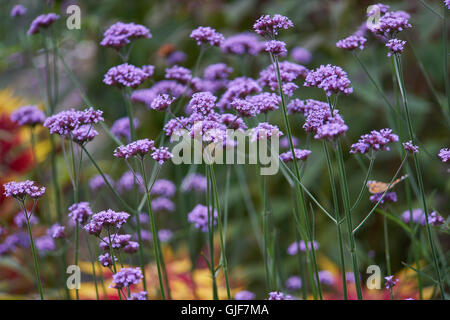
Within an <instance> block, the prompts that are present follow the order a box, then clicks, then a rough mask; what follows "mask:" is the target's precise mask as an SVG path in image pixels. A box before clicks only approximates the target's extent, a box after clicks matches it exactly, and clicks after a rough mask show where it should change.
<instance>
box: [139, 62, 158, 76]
mask: <svg viewBox="0 0 450 320" xmlns="http://www.w3.org/2000/svg"><path fill="white" fill-rule="evenodd" d="M141 69H142V71H144V72H145V73H146V74H147V78H151V77H153V74H154V73H155V66H152V65H151V64H148V65H144V66H142V67H141Z"/></svg>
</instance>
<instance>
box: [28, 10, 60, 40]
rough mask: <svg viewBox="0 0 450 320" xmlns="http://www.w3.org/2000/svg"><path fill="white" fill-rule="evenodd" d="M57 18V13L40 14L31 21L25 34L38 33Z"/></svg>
mask: <svg viewBox="0 0 450 320" xmlns="http://www.w3.org/2000/svg"><path fill="white" fill-rule="evenodd" d="M58 19H59V15H57V14H56V13H48V14H41V15H40V16H37V17H36V18H35V19H34V20H33V21H32V22H31V25H30V28H29V29H28V31H27V34H28V35H33V34H36V33H39V32H40V31H41V29H43V28H48V27H49V26H50V25H51V24H53V22H55V21H56V20H58Z"/></svg>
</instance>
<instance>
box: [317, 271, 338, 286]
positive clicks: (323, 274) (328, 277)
mask: <svg viewBox="0 0 450 320" xmlns="http://www.w3.org/2000/svg"><path fill="white" fill-rule="evenodd" d="M318 274H319V281H320V283H322V284H324V285H327V286H332V285H333V284H334V276H333V274H332V273H331V272H330V271H327V270H321V271H319V272H318Z"/></svg>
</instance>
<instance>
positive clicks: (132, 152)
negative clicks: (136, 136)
mask: <svg viewBox="0 0 450 320" xmlns="http://www.w3.org/2000/svg"><path fill="white" fill-rule="evenodd" d="M153 150H155V142H154V141H153V140H149V139H141V140H136V141H133V142H130V143H129V144H127V145H124V146H120V147H117V148H116V149H115V150H114V156H115V157H116V158H124V159H128V158H131V157H135V156H139V157H144V156H145V155H146V154H147V153H150V152H151V151H153Z"/></svg>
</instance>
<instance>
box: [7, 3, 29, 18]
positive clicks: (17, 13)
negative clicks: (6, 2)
mask: <svg viewBox="0 0 450 320" xmlns="http://www.w3.org/2000/svg"><path fill="white" fill-rule="evenodd" d="M25 13H27V8H25V7H24V6H23V5H21V4H16V5H15V6H14V7H13V8H12V9H11V12H10V13H9V15H10V17H13V18H15V17H21V16H23V15H25Z"/></svg>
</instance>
